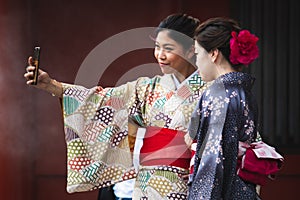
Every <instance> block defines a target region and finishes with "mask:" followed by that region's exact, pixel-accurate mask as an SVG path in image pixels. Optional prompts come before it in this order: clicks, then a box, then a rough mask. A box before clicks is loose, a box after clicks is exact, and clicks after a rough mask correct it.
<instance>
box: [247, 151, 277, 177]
mask: <svg viewBox="0 0 300 200" xmlns="http://www.w3.org/2000/svg"><path fill="white" fill-rule="evenodd" d="M243 161H244V162H243V163H242V168H243V169H245V170H248V171H252V172H255V173H258V174H263V175H269V174H275V173H277V172H278V171H279V168H278V164H279V163H278V160H276V159H259V158H257V156H256V155H255V153H254V151H253V150H252V149H251V148H250V149H247V150H246V154H245V158H244V159H243Z"/></svg>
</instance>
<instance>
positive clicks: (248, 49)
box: [229, 30, 259, 65]
mask: <svg viewBox="0 0 300 200" xmlns="http://www.w3.org/2000/svg"><path fill="white" fill-rule="evenodd" d="M231 36H232V38H231V39H230V50H231V53H230V56H229V59H230V62H231V63H232V64H234V65H236V64H243V65H249V64H250V63H251V62H252V61H253V60H255V59H256V58H257V57H258V54H259V50H258V46H257V45H256V43H257V41H258V37H256V36H255V35H253V34H251V33H250V32H249V31H248V30H242V31H240V32H239V34H238V35H237V33H236V32H234V31H232V32H231Z"/></svg>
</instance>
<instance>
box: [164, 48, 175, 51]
mask: <svg viewBox="0 0 300 200" xmlns="http://www.w3.org/2000/svg"><path fill="white" fill-rule="evenodd" d="M165 50H166V51H167V52H171V51H173V50H174V49H173V48H171V47H166V48H165Z"/></svg>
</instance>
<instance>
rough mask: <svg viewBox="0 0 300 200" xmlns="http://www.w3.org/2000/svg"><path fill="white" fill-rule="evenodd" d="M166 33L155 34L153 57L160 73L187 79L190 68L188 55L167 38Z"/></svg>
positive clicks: (179, 45) (177, 44)
mask: <svg viewBox="0 0 300 200" xmlns="http://www.w3.org/2000/svg"><path fill="white" fill-rule="evenodd" d="M168 33H169V31H168V30H163V31H160V32H159V33H158V34H157V37H156V40H155V50H154V56H155V58H156V59H157V62H158V64H159V66H160V68H161V71H162V73H164V74H171V73H174V74H175V75H176V74H178V75H179V74H180V75H181V76H184V77H187V76H188V75H189V74H190V73H189V72H190V70H191V69H189V68H191V66H192V65H191V64H190V63H189V61H188V60H189V55H188V53H187V51H186V50H184V48H183V47H182V45H181V44H179V43H178V42H176V41H175V40H173V39H172V38H170V37H169V34H168Z"/></svg>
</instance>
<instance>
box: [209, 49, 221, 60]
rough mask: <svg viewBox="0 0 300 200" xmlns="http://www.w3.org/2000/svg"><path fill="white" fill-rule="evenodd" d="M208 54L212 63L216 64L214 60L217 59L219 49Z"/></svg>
mask: <svg viewBox="0 0 300 200" xmlns="http://www.w3.org/2000/svg"><path fill="white" fill-rule="evenodd" d="M209 54H210V56H211V60H212V62H216V60H217V59H218V57H219V54H220V51H219V49H215V50H211V52H210V53H209Z"/></svg>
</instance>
